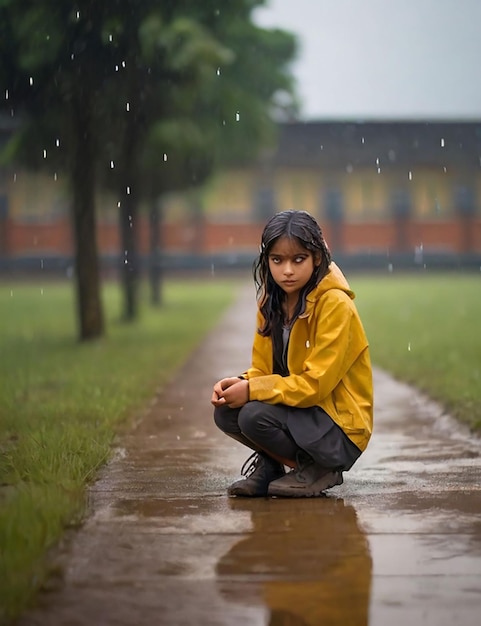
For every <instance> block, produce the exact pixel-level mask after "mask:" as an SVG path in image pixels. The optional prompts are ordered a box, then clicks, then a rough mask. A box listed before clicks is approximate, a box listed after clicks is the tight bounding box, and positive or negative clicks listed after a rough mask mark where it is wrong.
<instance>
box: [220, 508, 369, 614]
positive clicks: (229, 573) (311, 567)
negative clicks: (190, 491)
mask: <svg viewBox="0 0 481 626" xmlns="http://www.w3.org/2000/svg"><path fill="white" fill-rule="evenodd" d="M229 503H230V506H231V508H233V509H236V510H243V511H250V513H251V521H252V531H251V532H250V533H249V534H248V535H247V536H244V538H243V539H242V540H241V541H239V542H237V543H236V544H235V545H234V546H233V547H232V548H231V549H230V550H229V551H228V552H227V553H226V554H224V556H222V558H221V559H220V560H219V562H218V563H217V567H216V573H217V580H218V586H219V590H220V592H221V594H222V596H223V597H224V599H226V600H228V601H229V602H231V603H234V604H244V605H246V606H251V607H252V605H253V604H255V605H260V606H264V607H265V608H266V609H267V615H268V616H269V617H268V618H266V620H267V621H266V622H265V623H266V626H267V625H268V626H274V625H275V626H297V625H299V626H301V625H306V626H307V625H309V626H311V625H318V624H321V623H329V624H354V623H355V624H356V626H362V625H363V624H364V625H367V624H368V612H369V601H370V590H371V576H372V560H371V555H370V552H369V545H368V541H367V538H366V536H365V535H364V534H363V532H362V530H361V529H360V526H359V524H358V520H357V515H356V510H355V509H354V507H353V506H351V505H348V504H345V503H344V501H343V500H341V499H335V498H323V499H314V500H310V499H308V500H297V501H294V500H289V499H286V500H283V499H271V500H265V499H255V500H250V499H248V500H244V499H240V498H237V499H230V500H229Z"/></svg>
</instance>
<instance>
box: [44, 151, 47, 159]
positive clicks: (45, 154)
mask: <svg viewBox="0 0 481 626" xmlns="http://www.w3.org/2000/svg"><path fill="white" fill-rule="evenodd" d="M43 158H44V159H46V158H47V151H46V150H44V151H43Z"/></svg>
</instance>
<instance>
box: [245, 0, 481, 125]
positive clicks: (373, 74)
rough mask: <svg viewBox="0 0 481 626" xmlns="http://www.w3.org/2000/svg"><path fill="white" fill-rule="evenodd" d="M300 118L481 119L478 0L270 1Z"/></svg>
mask: <svg viewBox="0 0 481 626" xmlns="http://www.w3.org/2000/svg"><path fill="white" fill-rule="evenodd" d="M255 18H256V21H257V23H259V24H260V25H262V26H266V27H274V26H278V27H280V28H283V29H285V30H289V31H291V32H293V33H295V34H297V35H298V36H299V45H300V51H299V55H298V60H297V61H296V62H295V64H294V65H293V73H294V75H295V77H296V79H297V87H298V93H299V95H300V97H301V99H302V102H303V110H302V117H303V118H304V119H357V120H360V119H365V120H367V119H411V120H412V119H423V120H424V119H438V120H439V119H441V120H442V119H447V120H453V119H470V120H474V119H476V120H478V119H481V0H268V2H267V4H266V8H262V9H259V10H257V12H256V13H255Z"/></svg>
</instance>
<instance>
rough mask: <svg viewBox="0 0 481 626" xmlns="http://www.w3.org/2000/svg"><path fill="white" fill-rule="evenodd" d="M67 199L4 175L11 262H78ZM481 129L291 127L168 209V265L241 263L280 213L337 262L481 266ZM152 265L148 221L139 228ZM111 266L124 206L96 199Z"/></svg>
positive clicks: (0, 237)
mask: <svg viewBox="0 0 481 626" xmlns="http://www.w3.org/2000/svg"><path fill="white" fill-rule="evenodd" d="M68 204H69V201H68V194H67V193H66V187H65V184H64V182H62V180H61V179H60V178H59V177H57V176H56V175H55V176H54V177H53V178H52V177H49V178H47V177H46V176H45V175H42V174H28V173H26V172H13V171H10V172H8V173H7V172H5V171H4V172H3V173H2V175H1V177H0V256H1V258H2V260H3V264H4V266H5V264H7V265H9V266H12V264H13V265H22V264H26V263H27V261H28V264H29V265H30V266H40V265H42V267H45V264H48V263H53V260H56V262H57V263H58V262H59V260H60V261H61V262H62V263H69V264H71V262H72V254H73V252H72V239H71V236H70V226H69V219H68ZM480 206H481V121H480V122H404V121H397V122H395V121H391V122H332V121H331V122H327V121H326V122H306V123H303V122H293V123H283V124H281V125H280V126H279V133H278V141H277V144H276V146H275V148H273V149H271V150H270V151H267V152H266V153H265V154H263V155H262V158H260V159H259V160H258V161H257V162H256V163H254V164H250V165H246V164H241V165H239V166H237V167H231V168H230V169H228V170H222V171H220V172H218V173H217V175H216V176H215V177H214V178H213V179H212V180H211V181H210V182H209V184H208V185H207V186H206V187H205V188H204V189H203V190H202V192H199V193H196V194H192V193H191V194H190V195H188V196H187V195H183V196H179V195H177V196H170V197H166V198H164V199H163V215H164V219H163V227H162V242H163V243H162V250H163V253H164V259H165V263H166V264H167V265H169V264H171V265H172V264H176V265H183V264H184V265H185V264H187V265H193V264H194V265H196V264H197V265H205V264H210V263H213V262H215V263H217V264H227V265H239V264H245V263H250V262H251V261H252V258H253V257H254V256H255V254H256V251H257V248H258V243H259V237H260V232H261V230H262V227H263V225H264V223H265V221H266V219H267V218H268V217H269V215H271V214H272V213H274V212H275V211H279V210H284V209H287V208H295V209H305V210H307V211H309V212H311V213H312V214H313V215H314V216H316V217H317V218H318V220H319V222H320V223H321V225H322V227H323V230H324V232H325V235H326V238H327V240H328V243H329V245H330V247H331V249H332V251H333V255H334V257H335V258H339V257H342V259H343V262H344V263H348V264H349V263H350V262H351V264H352V265H357V266H360V267H386V266H388V265H389V264H392V263H394V262H395V263H402V264H403V265H407V266H409V265H426V264H430V265H431V266H433V265H440V266H453V265H454V266H459V265H462V266H477V267H478V268H479V266H480V259H481V210H480ZM138 226H139V236H140V247H141V252H142V254H143V255H144V257H147V256H148V255H149V240H150V239H149V217H148V214H147V211H144V213H143V214H142V216H141V218H140V223H139V224H138ZM98 240H99V247H100V253H101V255H102V257H103V258H104V259H116V258H120V257H121V255H120V250H119V235H118V226H117V217H116V202H115V200H114V199H113V198H109V197H107V196H99V219H98Z"/></svg>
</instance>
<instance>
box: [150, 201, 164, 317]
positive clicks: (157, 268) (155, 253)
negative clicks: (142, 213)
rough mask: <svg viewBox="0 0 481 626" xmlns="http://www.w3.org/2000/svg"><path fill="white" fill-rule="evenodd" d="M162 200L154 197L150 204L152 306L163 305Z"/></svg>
mask: <svg viewBox="0 0 481 626" xmlns="http://www.w3.org/2000/svg"><path fill="white" fill-rule="evenodd" d="M161 202H162V201H161V200H157V199H156V198H155V197H152V199H151V204H150V213H149V217H150V220H149V222H150V272H149V275H150V302H151V304H152V306H160V305H161V304H162V278H163V275H162V266H161V249H162V248H161V246H162V244H161V236H160V228H161V224H162V206H161V204H160V203H161Z"/></svg>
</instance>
